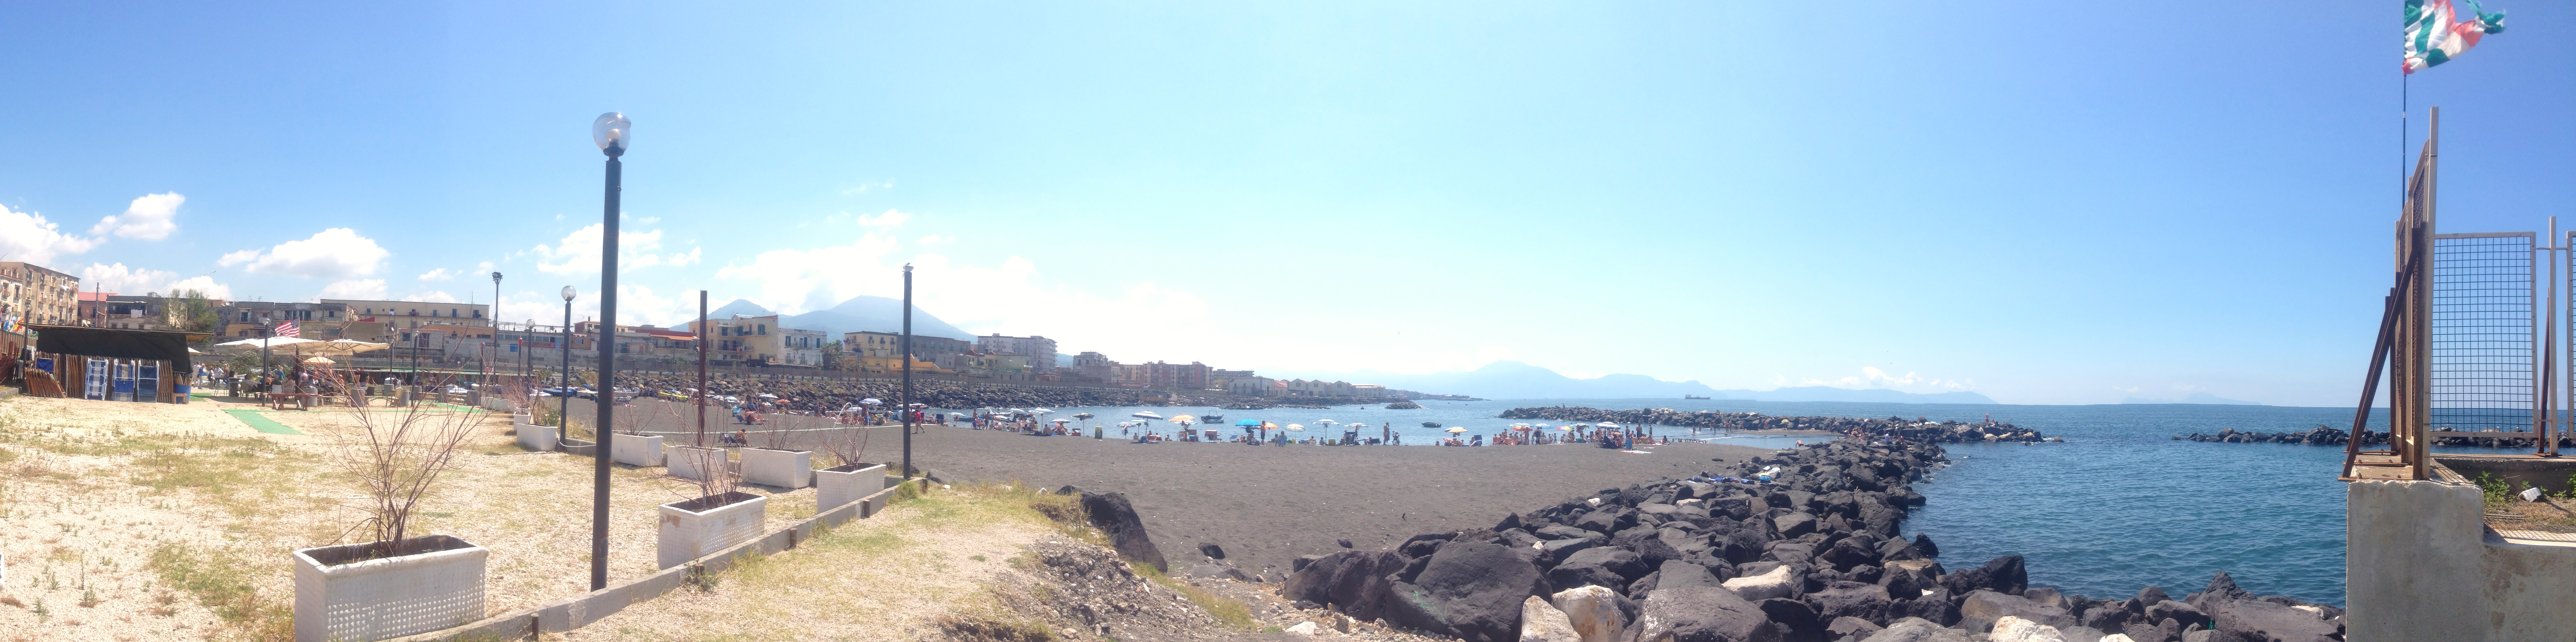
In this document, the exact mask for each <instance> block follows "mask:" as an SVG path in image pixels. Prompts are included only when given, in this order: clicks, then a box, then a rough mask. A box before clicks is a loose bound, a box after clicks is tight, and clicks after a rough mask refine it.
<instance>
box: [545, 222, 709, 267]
mask: <svg viewBox="0 0 2576 642" xmlns="http://www.w3.org/2000/svg"><path fill="white" fill-rule="evenodd" d="M604 229H606V228H605V226H602V225H600V224H598V223H592V224H591V225H590V226H589V227H584V228H581V229H579V230H574V231H573V233H571V234H567V235H564V237H563V240H562V241H561V242H559V243H556V244H554V245H551V246H548V245H539V246H537V247H536V248H534V249H532V250H531V252H534V253H535V254H536V255H537V271H539V272H545V273H548V274H597V273H599V259H600V256H599V237H600V235H601V232H602V231H603V230H604ZM660 249H662V231H661V230H647V231H642V232H628V231H625V230H619V231H618V233H617V267H618V269H620V270H632V269H635V268H640V267H650V266H655V265H670V266H681V265H688V264H690V263H696V262H699V261H700V260H701V256H702V252H701V250H700V249H699V248H689V251H687V252H673V253H671V254H668V255H663V254H655V253H653V252H654V251H655V250H660Z"/></svg>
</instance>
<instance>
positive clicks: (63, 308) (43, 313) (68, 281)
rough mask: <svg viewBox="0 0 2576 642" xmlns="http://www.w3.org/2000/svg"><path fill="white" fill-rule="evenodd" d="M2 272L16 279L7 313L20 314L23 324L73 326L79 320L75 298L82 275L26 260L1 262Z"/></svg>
mask: <svg viewBox="0 0 2576 642" xmlns="http://www.w3.org/2000/svg"><path fill="white" fill-rule="evenodd" d="M0 274H6V275H7V278H8V279H11V280H14V281H15V285H16V287H12V288H10V290H11V291H10V292H8V293H7V294H8V301H7V302H8V304H9V307H8V309H7V310H6V312H7V313H9V314H16V315H19V317H20V318H19V321H20V322H21V323H42V324H47V325H71V324H73V323H74V322H77V321H79V320H80V307H79V303H78V302H77V301H76V300H75V299H73V298H72V293H73V292H76V291H79V290H80V277H76V276H72V275H69V274H64V273H62V272H58V271H54V270H50V269H46V268H45V267H44V266H41V265H36V264H34V263H28V262H25V261H0Z"/></svg>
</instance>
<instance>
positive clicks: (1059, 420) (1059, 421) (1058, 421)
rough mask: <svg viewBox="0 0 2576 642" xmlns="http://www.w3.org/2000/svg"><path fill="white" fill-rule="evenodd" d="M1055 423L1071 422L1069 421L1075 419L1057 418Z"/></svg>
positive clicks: (1071, 421)
mask: <svg viewBox="0 0 2576 642" xmlns="http://www.w3.org/2000/svg"><path fill="white" fill-rule="evenodd" d="M1053 423H1059V424H1069V423H1073V420H1071V419H1057V420H1055V421H1054V422H1053Z"/></svg>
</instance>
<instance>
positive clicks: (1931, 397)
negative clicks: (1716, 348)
mask: <svg viewBox="0 0 2576 642" xmlns="http://www.w3.org/2000/svg"><path fill="white" fill-rule="evenodd" d="M1261 375H1262V376H1265V377H1271V378H1275V379H1331V380H1340V381H1349V382H1351V383H1371V384H1378V385H1382V386H1386V387H1388V388H1396V389H1401V390H1412V391H1415V392H1427V393H1432V394H1450V395H1470V396H1475V397H1482V398H1485V399H1650V398H1656V397H1667V398H1672V399H1680V398H1682V396H1683V395H1697V396H1702V397H1710V398H1714V399H1743V400H1748V401H1879V402H1893V403H1985V404H1990V403H1994V402H1995V400H1993V399H1989V398H1987V397H1986V396H1985V395H1981V394H1977V393H1974V392H1942V393H1930V394H1926V393H1914V392H1900V391H1895V390H1884V389H1862V390H1856V389H1851V388H1834V387H1829V386H1803V387H1791V388H1778V389H1773V390H1718V389H1715V388H1710V387H1708V386H1707V385H1705V384H1702V383H1700V382H1697V381H1663V380H1660V379H1656V378H1654V377H1649V376H1645V375H1633V374H1614V375H1609V376H1604V377H1600V378H1597V379H1576V378H1573V377H1568V376H1565V375H1561V374H1557V373H1556V371H1554V370H1549V369H1546V368H1541V367H1538V366H1533V365H1530V364H1526V363H1522V362H1518V361H1496V362H1493V363H1489V364H1485V367H1482V368H1477V369H1475V370H1469V371H1466V372H1434V373H1431V374H1419V375H1411V374H1396V373H1390V372H1378V371H1374V370H1362V371H1359V372H1347V373H1342V372H1296V371H1261Z"/></svg>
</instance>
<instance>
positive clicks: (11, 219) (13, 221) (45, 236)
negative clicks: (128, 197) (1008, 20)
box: [0, 205, 101, 263]
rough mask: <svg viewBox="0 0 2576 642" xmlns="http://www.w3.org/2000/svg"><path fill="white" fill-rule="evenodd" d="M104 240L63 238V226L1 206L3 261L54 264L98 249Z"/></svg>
mask: <svg viewBox="0 0 2576 642" xmlns="http://www.w3.org/2000/svg"><path fill="white" fill-rule="evenodd" d="M100 242H101V239H92V238H82V237H78V236H73V235H69V234H64V233H63V231H62V226H60V225H57V224H55V223H54V222H52V221H48V220H45V216H44V215H42V214H37V213H35V212H19V211H13V210H10V209H9V207H8V206H6V205H0V261H27V262H31V263H52V262H54V258H55V257H59V256H62V255H65V254H79V253H82V252H87V251H89V249H90V248H93V247H98V244H99V243H100Z"/></svg>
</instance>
